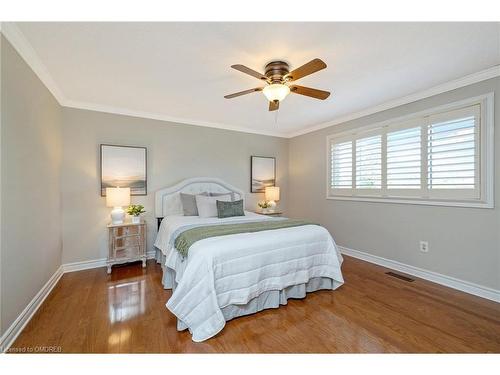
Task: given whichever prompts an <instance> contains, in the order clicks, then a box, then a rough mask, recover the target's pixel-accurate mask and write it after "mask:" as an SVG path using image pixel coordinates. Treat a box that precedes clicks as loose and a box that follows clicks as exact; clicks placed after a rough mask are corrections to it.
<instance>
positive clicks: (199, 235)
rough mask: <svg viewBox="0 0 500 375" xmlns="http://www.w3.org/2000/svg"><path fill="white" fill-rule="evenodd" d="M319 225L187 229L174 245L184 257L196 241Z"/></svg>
mask: <svg viewBox="0 0 500 375" xmlns="http://www.w3.org/2000/svg"><path fill="white" fill-rule="evenodd" d="M311 224H312V225H317V224H314V223H311V222H308V221H304V220H295V219H284V220H276V221H275V220H265V221H257V222H255V221H253V222H248V223H238V224H223V225H208V226H202V227H197V228H192V229H187V230H185V231H184V232H182V233H181V234H179V235H178V236H177V238H176V239H175V242H174V245H175V248H176V249H177V251H179V253H181V255H182V256H187V254H188V251H189V248H190V247H191V245H192V244H194V243H195V242H196V241H200V240H203V239H205V238H210V237H219V236H227V235H229V234H238V233H253V232H262V231H265V230H273V229H281V228H290V227H299V226H302V225H311Z"/></svg>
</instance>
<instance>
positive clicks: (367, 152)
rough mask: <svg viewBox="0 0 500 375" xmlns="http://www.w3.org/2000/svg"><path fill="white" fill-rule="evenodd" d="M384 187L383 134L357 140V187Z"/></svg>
mask: <svg viewBox="0 0 500 375" xmlns="http://www.w3.org/2000/svg"><path fill="white" fill-rule="evenodd" d="M381 187H382V136H381V135H375V136H372V137H367V138H361V139H357V140H356V188H358V189H380V188H381Z"/></svg>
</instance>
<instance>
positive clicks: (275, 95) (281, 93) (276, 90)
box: [262, 83, 290, 102]
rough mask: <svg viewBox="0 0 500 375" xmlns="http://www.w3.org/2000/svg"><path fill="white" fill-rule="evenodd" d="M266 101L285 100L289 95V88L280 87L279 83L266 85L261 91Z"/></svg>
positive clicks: (285, 86)
mask: <svg viewBox="0 0 500 375" xmlns="http://www.w3.org/2000/svg"><path fill="white" fill-rule="evenodd" d="M262 91H263V93H264V95H265V96H266V98H267V100H269V101H270V102H272V101H275V100H277V101H280V102H281V101H282V100H283V99H285V98H286V96H287V95H288V94H290V87H288V86H287V85H282V84H280V83H274V84H272V85H268V86H266V87H264V89H263V90H262Z"/></svg>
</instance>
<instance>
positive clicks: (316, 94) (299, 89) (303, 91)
mask: <svg viewBox="0 0 500 375" xmlns="http://www.w3.org/2000/svg"><path fill="white" fill-rule="evenodd" d="M290 92H293V93H295V94H300V95H305V96H310V97H311V98H315V99H321V100H325V99H326V98H328V97H329V96H330V93H329V92H328V91H323V90H318V89H312V88H310V87H304V86H297V85H293V86H290Z"/></svg>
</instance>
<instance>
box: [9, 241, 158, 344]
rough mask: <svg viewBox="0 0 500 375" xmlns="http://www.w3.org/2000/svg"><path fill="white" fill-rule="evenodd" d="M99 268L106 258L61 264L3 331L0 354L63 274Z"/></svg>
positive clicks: (153, 254) (151, 255)
mask: <svg viewBox="0 0 500 375" xmlns="http://www.w3.org/2000/svg"><path fill="white" fill-rule="evenodd" d="M146 257H147V259H153V258H154V257H155V252H154V251H151V252H148V253H147V254H146ZM99 267H106V258H103V259H94V260H86V261H83V262H73V263H65V264H62V265H61V266H60V267H59V268H58V269H57V271H56V272H54V274H53V275H52V276H51V277H50V279H49V280H48V281H47V282H46V283H45V285H44V286H43V287H42V289H40V291H39V292H38V293H37V294H36V296H35V297H34V298H33V299H32V300H31V302H30V303H29V304H28V306H26V308H25V309H24V310H23V311H22V312H21V314H19V316H18V317H17V319H16V320H15V321H14V322H13V323H12V324H11V326H10V327H9V328H8V329H7V331H5V333H4V334H3V335H2V337H1V338H0V352H2V353H3V352H5V351H6V350H7V349H8V348H9V347H10V346H11V345H12V344H13V343H14V341H15V340H16V338H17V336H19V334H20V333H21V331H22V330H23V329H24V327H25V326H26V324H28V322H29V321H30V320H31V318H32V317H33V315H35V313H36V312H37V310H38V309H39V308H40V306H41V305H42V303H43V301H45V299H46V298H47V296H48V295H49V294H50V292H51V291H52V289H53V288H54V287H55V286H56V284H57V283H58V281H59V280H60V279H61V277H62V276H63V274H65V273H68V272H75V271H82V270H88V269H91V268H99Z"/></svg>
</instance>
